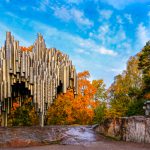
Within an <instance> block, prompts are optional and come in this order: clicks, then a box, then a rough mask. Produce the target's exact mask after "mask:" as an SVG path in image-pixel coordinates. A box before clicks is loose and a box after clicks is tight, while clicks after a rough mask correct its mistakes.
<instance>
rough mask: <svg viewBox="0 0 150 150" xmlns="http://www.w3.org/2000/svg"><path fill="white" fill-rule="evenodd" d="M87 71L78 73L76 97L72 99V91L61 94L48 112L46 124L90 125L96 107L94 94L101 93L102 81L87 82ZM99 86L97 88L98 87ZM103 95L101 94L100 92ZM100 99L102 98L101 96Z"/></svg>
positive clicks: (88, 75) (88, 74)
mask: <svg viewBox="0 0 150 150" xmlns="http://www.w3.org/2000/svg"><path fill="white" fill-rule="evenodd" d="M89 77H90V73H89V72H88V71H84V72H80V73H78V91H79V92H78V95H77V96H76V97H74V94H73V91H72V90H68V91H67V93H66V94H63V93H61V94H60V95H58V97H57V99H56V100H55V101H54V103H53V104H52V106H51V107H50V108H49V110H48V114H47V119H48V124H92V123H93V118H94V110H95V108H96V107H97V105H98V102H97V101H95V97H94V96H95V94H96V93H97V91H98V90H99V91H101V90H100V89H99V86H101V88H102V87H103V81H101V80H99V81H97V82H96V81H94V83H95V84H94V85H93V83H91V82H90V80H89ZM98 85H99V86H98ZM102 93H103V92H102ZM101 97H102V96H101Z"/></svg>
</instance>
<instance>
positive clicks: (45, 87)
mask: <svg viewBox="0 0 150 150" xmlns="http://www.w3.org/2000/svg"><path fill="white" fill-rule="evenodd" d="M22 86H24V89H26V92H21V90H19V89H21V87H22ZM17 87H18V88H17ZM68 88H72V89H74V94H75V95H76V94H77V92H78V91H77V74H76V70H75V67H74V66H73V65H72V61H71V60H69V57H68V55H66V54H63V53H61V52H60V51H59V50H56V49H55V48H51V49H48V48H46V45H45V41H44V39H43V37H42V35H40V34H38V37H37V40H36V41H35V43H34V44H33V46H32V51H23V50H22V49H21V47H20V46H19V41H16V40H14V37H13V36H11V33H10V32H7V33H6V41H5V45H4V46H3V47H2V48H1V49H0V115H1V116H2V125H3V126H7V114H9V113H10V109H11V107H12V105H13V99H14V97H16V96H19V99H20V104H21V102H22V100H23V96H29V95H30V96H32V97H33V104H34V106H35V108H36V111H37V112H39V113H40V116H41V117H40V125H41V126H43V125H44V115H45V113H46V110H47V109H48V108H49V107H50V105H51V103H52V102H53V100H54V99H55V98H56V97H57V94H58V92H63V93H66V91H67V89H68Z"/></svg>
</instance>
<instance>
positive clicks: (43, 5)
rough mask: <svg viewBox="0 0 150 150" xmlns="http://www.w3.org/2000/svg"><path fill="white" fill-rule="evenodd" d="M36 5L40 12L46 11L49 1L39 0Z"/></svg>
mask: <svg viewBox="0 0 150 150" xmlns="http://www.w3.org/2000/svg"><path fill="white" fill-rule="evenodd" d="M38 5H39V8H38V9H39V10H40V11H46V10H47V7H48V6H49V5H50V1H49V0H40V1H39V4H38ZM36 9H37V8H36Z"/></svg>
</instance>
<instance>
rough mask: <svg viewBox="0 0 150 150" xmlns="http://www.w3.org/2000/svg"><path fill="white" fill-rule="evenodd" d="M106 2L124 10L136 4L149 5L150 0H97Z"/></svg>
mask: <svg viewBox="0 0 150 150" xmlns="http://www.w3.org/2000/svg"><path fill="white" fill-rule="evenodd" d="M97 1H102V2H105V3H107V4H109V5H111V6H113V7H114V8H116V9H124V8H125V7H126V6H128V5H130V4H134V3H147V2H149V0H97Z"/></svg>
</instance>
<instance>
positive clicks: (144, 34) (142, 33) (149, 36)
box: [136, 23, 150, 48]
mask: <svg viewBox="0 0 150 150" xmlns="http://www.w3.org/2000/svg"><path fill="white" fill-rule="evenodd" d="M136 35H137V44H138V45H140V48H141V47H143V46H144V45H145V44H146V42H147V41H148V40H150V29H149V28H147V27H146V26H144V24H143V23H140V24H139V25H138V27H137V33H136Z"/></svg>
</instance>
